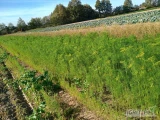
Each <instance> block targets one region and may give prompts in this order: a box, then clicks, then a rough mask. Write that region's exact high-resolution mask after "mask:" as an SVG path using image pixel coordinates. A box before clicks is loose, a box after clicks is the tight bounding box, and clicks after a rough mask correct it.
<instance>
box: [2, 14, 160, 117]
mask: <svg viewBox="0 0 160 120" xmlns="http://www.w3.org/2000/svg"><path fill="white" fill-rule="evenodd" d="M159 17H160V11H151V12H144V13H137V14H133V15H126V16H119V17H114V18H106V19H101V20H99V21H93V22H84V23H80V24H74V25H72V26H74V27H77V26H81V27H82V26H93V25H94V26H98V25H101V24H111V23H113V22H114V21H116V22H117V23H119V24H124V23H133V22H135V23H137V22H148V21H151V22H153V21H158V20H159ZM123 20H124V21H123ZM64 27H66V28H67V27H70V28H71V25H67V26H60V27H54V28H47V29H44V30H45V31H47V30H58V29H62V28H64ZM0 45H1V46H2V47H3V48H4V49H6V51H7V52H9V53H10V54H11V55H12V56H15V57H16V58H17V59H20V60H21V61H23V62H24V63H25V64H27V65H28V66H31V67H32V68H33V69H35V70H38V71H40V72H42V71H44V70H46V71H49V73H50V74H51V76H52V77H53V78H56V80H58V81H59V83H60V85H61V86H62V87H63V88H65V89H66V90H68V91H69V92H70V93H71V94H72V95H74V97H76V98H77V99H78V100H79V101H81V102H82V103H83V104H84V105H86V106H87V107H88V108H90V109H92V110H94V111H98V112H97V114H100V115H101V116H103V117H104V118H105V119H107V114H108V112H109V111H110V112H113V111H114V112H115V111H116V112H117V114H116V112H115V113H114V116H116V117H113V114H111V113H110V112H109V114H111V115H112V117H113V119H118V118H117V116H121V115H122V113H123V114H124V113H125V111H126V110H128V109H142V110H146V109H148V108H150V107H153V106H156V107H155V114H156V115H157V116H159V115H160V108H159V106H160V89H159V88H160V81H159V78H160V52H159V51H160V35H159V34H157V35H155V36H145V37H143V38H142V39H138V38H136V37H134V36H132V35H131V36H128V37H122V38H116V37H111V36H109V35H108V34H107V33H95V32H94V33H88V34H86V35H72V36H70V35H61V36H54V37H51V36H29V35H26V36H3V37H0ZM109 109H110V110H109Z"/></svg>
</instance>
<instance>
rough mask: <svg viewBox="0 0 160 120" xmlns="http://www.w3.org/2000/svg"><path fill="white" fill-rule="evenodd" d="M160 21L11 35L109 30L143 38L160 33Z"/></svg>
mask: <svg viewBox="0 0 160 120" xmlns="http://www.w3.org/2000/svg"><path fill="white" fill-rule="evenodd" d="M159 26H160V22H156V23H137V24H129V25H112V26H100V27H95V28H81V29H78V30H60V31H54V32H35V33H21V34H12V35H11V36H13V35H15V36H26V35H29V36H53V37H54V36H59V35H75V34H77V35H79V34H81V35H86V34H88V33H91V32H97V33H99V32H107V33H108V35H109V36H111V37H113V36H114V37H128V36H130V35H134V36H136V37H137V38H139V39H140V38H143V37H144V36H145V35H148V36H154V35H156V34H158V33H160V27H159Z"/></svg>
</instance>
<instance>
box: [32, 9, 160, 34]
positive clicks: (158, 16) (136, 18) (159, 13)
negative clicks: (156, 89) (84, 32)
mask: <svg viewBox="0 0 160 120" xmlns="http://www.w3.org/2000/svg"><path fill="white" fill-rule="evenodd" d="M158 21H160V10H154V11H149V12H141V13H135V14H128V15H120V16H115V17H107V18H103V19H97V20H91V21H84V22H79V23H73V24H67V25H61V26H56V27H47V28H44V29H39V30H34V31H36V32H45V31H58V30H62V29H78V28H84V27H97V26H101V25H113V24H119V25H123V24H135V23H146V22H158Z"/></svg>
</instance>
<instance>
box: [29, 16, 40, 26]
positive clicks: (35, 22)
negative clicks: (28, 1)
mask: <svg viewBox="0 0 160 120" xmlns="http://www.w3.org/2000/svg"><path fill="white" fill-rule="evenodd" d="M28 25H29V28H30V29H35V28H39V27H41V26H42V22H41V18H32V19H31V20H30V22H29V23H28Z"/></svg>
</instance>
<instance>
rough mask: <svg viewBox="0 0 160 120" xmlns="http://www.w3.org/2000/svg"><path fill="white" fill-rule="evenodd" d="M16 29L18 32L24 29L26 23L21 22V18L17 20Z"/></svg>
mask: <svg viewBox="0 0 160 120" xmlns="http://www.w3.org/2000/svg"><path fill="white" fill-rule="evenodd" d="M17 28H18V29H19V30H20V31H24V30H25V29H26V23H25V22H24V20H22V18H19V19H18V22H17Z"/></svg>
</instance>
